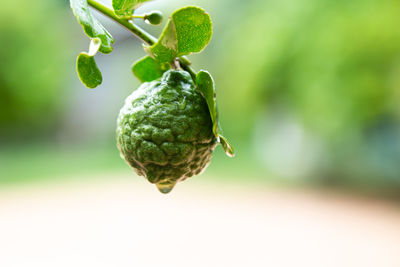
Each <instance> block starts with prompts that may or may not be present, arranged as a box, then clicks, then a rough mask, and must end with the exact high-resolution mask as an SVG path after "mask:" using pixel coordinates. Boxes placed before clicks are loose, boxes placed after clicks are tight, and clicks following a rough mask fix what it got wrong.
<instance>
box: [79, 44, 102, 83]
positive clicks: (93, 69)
mask: <svg viewBox="0 0 400 267" xmlns="http://www.w3.org/2000/svg"><path fill="white" fill-rule="evenodd" d="M76 70H77V72H78V76H79V79H80V80H81V82H82V83H83V84H84V85H86V86H87V87H89V88H95V87H97V86H98V85H100V84H101V82H102V81H103V77H102V76H101V72H100V70H99V68H98V67H97V64H96V61H95V60H94V56H91V55H89V54H88V53H86V52H81V53H80V54H79V55H78V58H77V59H76Z"/></svg>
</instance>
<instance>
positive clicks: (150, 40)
mask: <svg viewBox="0 0 400 267" xmlns="http://www.w3.org/2000/svg"><path fill="white" fill-rule="evenodd" d="M87 2H88V4H89V5H90V6H91V7H93V8H94V9H96V10H97V11H99V12H100V13H102V14H104V15H105V16H107V17H109V18H110V19H112V20H114V21H115V22H118V23H119V24H120V25H122V26H124V27H125V28H126V29H128V30H129V31H130V32H131V33H133V35H135V36H136V37H138V38H140V39H141V40H142V41H143V42H145V43H146V44H148V45H150V46H152V45H153V44H155V43H156V42H157V39H156V38H155V37H154V36H152V35H151V34H150V33H148V32H146V31H145V30H143V29H142V28H140V27H139V26H137V25H136V24H134V23H133V22H130V21H129V20H128V19H124V18H119V17H118V16H117V15H115V13H114V11H113V10H112V9H110V8H108V7H106V6H105V5H103V4H101V3H99V2H97V1H95V0H87ZM132 17H135V16H132ZM179 63H180V65H181V67H182V69H184V70H185V71H187V72H189V74H190V76H192V79H193V81H194V82H196V72H195V71H194V70H193V68H191V67H190V64H191V62H190V61H189V59H187V57H179Z"/></svg>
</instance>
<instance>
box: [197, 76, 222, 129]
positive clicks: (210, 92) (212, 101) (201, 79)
mask: <svg viewBox="0 0 400 267" xmlns="http://www.w3.org/2000/svg"><path fill="white" fill-rule="evenodd" d="M196 84H197V88H198V89H199V90H200V92H201V94H202V95H203V97H204V98H205V99H206V102H207V105H208V109H209V111H210V115H211V120H212V123H213V132H214V134H215V136H217V135H218V133H217V130H218V116H217V115H218V113H217V94H216V91H215V83H214V80H213V78H212V76H211V74H210V73H209V72H208V71H205V70H201V71H199V72H198V73H197V75H196Z"/></svg>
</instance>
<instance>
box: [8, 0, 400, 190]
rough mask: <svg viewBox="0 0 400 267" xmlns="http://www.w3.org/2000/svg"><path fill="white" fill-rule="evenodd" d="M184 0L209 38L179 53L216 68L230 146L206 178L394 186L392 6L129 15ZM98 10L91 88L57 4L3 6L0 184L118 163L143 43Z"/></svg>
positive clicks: (397, 65)
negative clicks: (98, 48)
mask: <svg viewBox="0 0 400 267" xmlns="http://www.w3.org/2000/svg"><path fill="white" fill-rule="evenodd" d="M105 3H108V2H105ZM189 4H193V5H198V6H201V7H203V8H205V9H206V11H208V12H209V13H210V14H211V17H212V19H213V22H214V35H213V39H212V41H211V43H210V45H209V46H208V47H207V49H206V50H205V51H204V52H203V53H202V54H200V55H193V56H190V58H191V59H192V61H193V63H194V67H195V69H197V70H199V69H208V70H209V71H210V72H211V73H212V74H213V75H214V77H215V80H216V84H217V94H218V101H219V112H220V120H221V122H222V126H223V129H224V133H225V135H226V136H227V137H228V138H229V140H230V141H231V143H232V144H233V145H234V146H235V149H236V152H237V156H236V157H235V158H233V159H229V158H227V157H226V156H225V155H224V153H223V152H222V149H220V148H218V149H217V151H216V153H215V156H214V159H213V162H212V164H211V166H210V167H209V169H208V170H207V172H206V174H207V173H211V174H215V175H213V177H218V178H219V179H226V180H227V181H230V180H235V181H238V182H243V183H244V182H247V181H249V180H257V181H260V182H264V181H274V182H278V183H285V184H286V183H289V184H311V185H315V184H317V185H329V186H333V185H335V186H345V187H350V188H352V189H354V190H358V191H363V190H368V191H370V192H377V193H379V192H385V193H386V192H391V193H393V194H394V195H396V194H398V193H399V192H400V27H399V25H400V16H399V14H400V1H398V0H381V1H373V0H354V1H343V0H338V1H328V0H249V1H235V0H230V1H228V0H220V1H211V0H193V1H183V0H181V1H171V0H160V1H153V2H151V3H149V4H147V5H144V6H143V7H141V8H140V9H139V10H138V11H137V12H138V13H140V12H145V11H148V10H152V9H155V8H159V9H161V10H162V11H163V13H164V15H165V17H166V16H168V15H169V14H170V13H171V12H172V11H173V10H174V9H176V8H179V7H181V6H184V5H189ZM21 7H23V8H21ZM97 15H98V14H97ZM98 17H99V18H100V19H101V21H102V22H103V23H104V25H105V26H106V27H107V28H108V29H109V31H110V32H111V34H112V35H113V36H114V38H115V39H116V43H115V45H114V51H113V53H111V54H109V55H98V56H96V58H97V61H98V64H99V67H100V69H101V70H102V72H103V80H104V82H103V84H102V85H101V86H100V87H98V88H96V89H94V90H90V89H87V88H85V87H84V86H83V85H82V84H81V83H80V82H79V80H78V78H77V75H76V72H75V58H76V56H77V55H78V53H79V52H80V51H86V50H87V47H88V44H89V39H88V38H87V37H86V36H85V35H84V34H83V32H82V29H81V27H80V26H79V24H78V23H77V22H76V20H75V18H74V17H73V15H72V12H71V11H70V9H69V2H68V1H67V0H42V1H28V0H20V1H7V3H6V4H2V6H1V8H0V36H1V37H0V38H1V40H2V42H1V49H0V62H1V64H0V186H1V185H5V184H10V183H11V184H14V183H20V182H28V181H37V180H43V179H63V178H65V177H71V176H73V175H75V174H80V177H82V176H81V174H82V173H101V172H104V171H110V172H114V171H129V170H128V169H129V168H128V166H127V165H126V164H125V163H124V162H123V161H122V160H121V159H120V158H119V153H118V151H117V149H116V148H115V137H114V130H115V124H116V117H117V114H118V110H119V108H120V107H121V106H122V104H123V100H124V98H125V97H126V96H127V95H128V94H130V93H131V92H132V90H134V89H135V88H137V86H138V85H139V83H138V81H137V80H136V79H135V78H134V77H133V75H132V73H131V71H130V65H131V63H132V62H133V61H135V60H136V59H138V58H139V57H140V56H142V55H144V51H143V49H142V48H141V43H140V42H139V41H138V40H137V39H136V38H135V37H133V36H131V35H130V34H129V32H128V31H126V30H125V29H123V28H120V26H119V25H116V24H115V23H113V22H112V21H110V20H108V19H106V18H104V17H103V16H101V15H98ZM138 23H139V24H140V25H141V26H142V27H144V28H146V29H147V30H148V31H150V32H151V33H153V34H154V35H156V36H157V35H158V34H159V33H160V31H161V29H162V27H154V26H149V25H145V24H143V23H141V22H138ZM206 176H207V175H206ZM133 179H136V177H133ZM196 179H200V178H196Z"/></svg>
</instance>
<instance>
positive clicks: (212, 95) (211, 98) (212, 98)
mask: <svg viewBox="0 0 400 267" xmlns="http://www.w3.org/2000/svg"><path fill="white" fill-rule="evenodd" d="M196 84H197V88H198V89H199V91H200V93H201V94H202V95H203V97H204V98H205V100H206V102H207V106H208V109H209V111H210V116H211V121H212V123H213V133H214V135H215V137H217V139H218V142H219V143H220V144H221V145H222V147H223V148H224V151H225V154H226V155H228V156H229V157H233V156H234V155H235V152H234V150H233V147H232V145H231V144H230V143H229V142H228V140H227V139H226V138H225V137H224V136H222V134H221V133H222V128H221V126H220V125H219V121H218V110H217V94H216V90H215V83H214V79H213V78H212V76H211V74H210V73H209V72H208V71H205V70H200V71H199V72H198V73H197V75H196Z"/></svg>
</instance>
